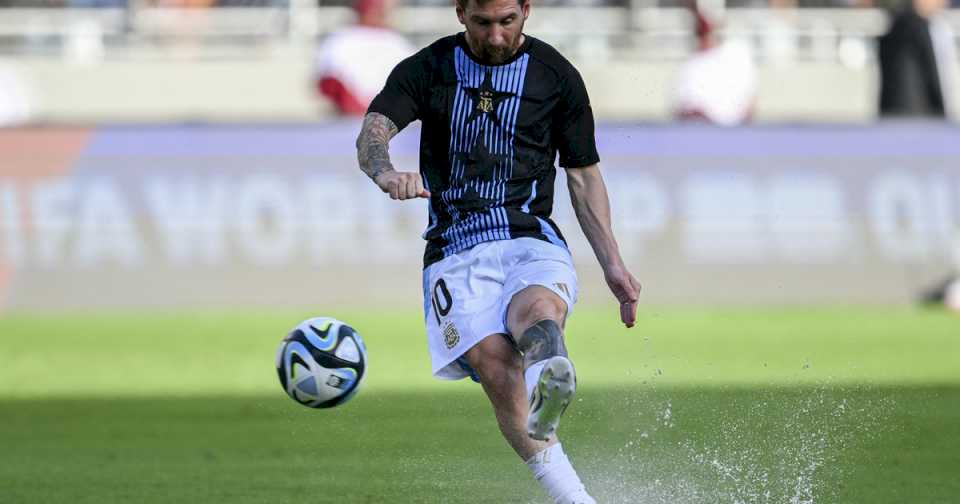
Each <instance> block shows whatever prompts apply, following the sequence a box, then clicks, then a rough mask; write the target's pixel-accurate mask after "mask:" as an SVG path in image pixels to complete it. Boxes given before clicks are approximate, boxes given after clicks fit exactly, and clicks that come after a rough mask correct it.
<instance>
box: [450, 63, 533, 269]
mask: <svg viewBox="0 0 960 504" xmlns="http://www.w3.org/2000/svg"><path fill="white" fill-rule="evenodd" d="M529 61H530V55H528V54H524V55H522V56H521V57H519V58H517V60H516V61H514V62H512V63H510V64H509V65H503V66H495V67H492V66H487V65H481V64H479V63H476V62H474V61H473V60H471V59H470V58H469V57H468V56H467V55H466V53H465V52H464V51H463V49H461V48H460V47H457V48H456V49H454V66H455V69H456V73H457V92H456V96H455V97H454V102H453V112H452V113H451V115H450V148H449V160H450V187H449V188H448V189H446V190H444V191H443V192H442V193H441V194H440V200H441V201H442V202H443V205H444V207H445V209H446V210H447V212H448V213H449V214H450V216H451V217H452V218H453V224H451V225H450V227H449V228H447V229H446V230H444V232H443V233H442V236H443V238H444V240H445V241H446V242H447V245H446V246H445V247H443V255H444V257H446V256H449V255H450V254H455V253H457V252H460V251H461V250H465V249H468V248H470V247H472V246H474V245H476V244H478V243H482V242H485V241H491V240H503V239H509V238H510V224H509V221H508V219H507V212H506V209H505V208H504V207H503V203H504V201H505V200H506V185H507V181H508V180H509V179H510V176H511V175H512V174H513V164H514V145H513V144H514V134H515V130H516V122H517V114H518V113H519V111H520V97H521V95H522V94H523V84H524V82H525V79H526V73H527V64H528V62H529ZM488 72H489V73H490V76H491V84H492V86H493V88H494V89H495V90H496V91H499V92H506V93H512V94H513V95H514V96H511V97H509V98H506V99H504V100H502V101H501V102H500V103H498V104H497V109H496V111H495V114H496V117H497V121H498V122H499V123H500V124H499V127H498V125H497V124H495V123H494V122H493V121H491V120H490V119H489V118H488V117H487V115H486V114H482V115H480V116H474V119H473V120H472V121H470V122H468V119H470V118H471V116H472V114H473V110H474V108H475V107H476V106H477V104H476V103H474V101H473V99H472V98H471V97H470V96H469V95H468V94H467V92H466V91H464V88H480V86H481V84H482V83H483V81H484V78H485V77H486V74H487V73H488ZM481 133H482V134H483V137H482V138H479V137H480V135H481ZM478 141H480V142H482V143H483V145H484V147H486V149H487V151H488V152H489V153H490V154H491V155H495V156H502V157H503V160H502V161H500V162H498V163H497V164H496V166H495V167H494V169H493V173H492V174H491V177H490V181H486V182H480V181H466V180H464V172H465V167H464V166H463V163H462V162H461V161H460V155H461V154H464V153H468V152H470V150H471V149H472V148H473V146H474V145H475V144H476V142H478ZM465 184H469V186H472V188H473V189H474V190H475V191H476V192H477V193H478V194H479V195H480V197H481V198H484V199H488V200H493V201H494V202H495V204H494V205H493V207H492V208H490V209H489V210H486V211H483V212H475V213H473V214H471V215H469V216H462V215H461V213H460V212H459V211H458V210H457V208H456V205H455V204H454V201H456V200H458V199H460V198H462V197H463V195H464V192H465V187H466V185H465ZM431 222H433V221H431Z"/></svg>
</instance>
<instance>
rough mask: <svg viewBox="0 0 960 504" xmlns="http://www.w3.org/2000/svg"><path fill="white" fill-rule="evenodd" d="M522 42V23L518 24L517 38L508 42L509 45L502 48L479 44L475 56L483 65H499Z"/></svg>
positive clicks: (515, 50)
mask: <svg viewBox="0 0 960 504" xmlns="http://www.w3.org/2000/svg"><path fill="white" fill-rule="evenodd" d="M522 41H523V21H521V22H520V30H519V31H518V32H517V36H516V37H514V38H513V40H511V41H510V43H509V44H507V45H503V46H493V45H488V44H484V43H481V44H480V54H478V55H477V56H479V57H480V59H482V60H483V61H484V62H485V63H490V64H493V65H499V64H501V63H503V62H505V61H507V60H508V59H510V58H511V57H512V56H513V55H514V54H515V53H516V52H517V49H519V48H520V43H521V42H522Z"/></svg>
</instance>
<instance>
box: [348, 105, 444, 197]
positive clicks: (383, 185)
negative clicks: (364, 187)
mask: <svg viewBox="0 0 960 504" xmlns="http://www.w3.org/2000/svg"><path fill="white" fill-rule="evenodd" d="M398 131H399V130H398V129H397V126H396V125H395V124H394V123H393V121H391V120H390V118H389V117H387V116H385V115H383V114H378V113H376V112H371V113H369V114H367V115H366V117H364V118H363V127H362V128H361V129H360V136H359V137H357V161H358V162H359V163H360V169H361V170H363V173H366V174H367V176H368V177H370V179H371V180H373V181H374V183H376V184H377V186H378V187H379V188H380V189H381V190H382V191H383V192H385V193H388V194H390V198H391V199H395V200H405V199H411V198H418V197H419V198H429V197H430V193H429V192H427V191H426V190H425V189H424V187H423V179H422V178H421V177H420V174H419V173H415V172H398V171H396V170H395V169H394V168H393V163H391V162H390V139H392V138H393V137H394V136H396V134H397V132H398Z"/></svg>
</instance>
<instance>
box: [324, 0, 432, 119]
mask: <svg viewBox="0 0 960 504" xmlns="http://www.w3.org/2000/svg"><path fill="white" fill-rule="evenodd" d="M393 6H394V0H356V2H355V3H354V5H353V8H354V10H355V11H356V13H357V21H356V23H355V24H353V25H351V26H348V27H346V28H343V29H341V30H338V31H336V32H334V33H332V34H330V36H328V37H327V38H326V39H324V40H323V42H321V44H320V46H319V47H318V49H317V57H316V73H315V74H314V77H315V82H316V86H317V90H318V91H319V93H320V94H321V95H322V96H324V97H326V98H327V99H329V100H330V101H331V102H332V103H333V104H334V106H335V107H336V109H337V111H338V112H339V113H340V114H341V115H355V116H362V115H363V114H364V113H366V111H367V106H369V105H370V102H371V101H372V100H373V97H374V96H376V95H377V93H379V92H380V90H381V89H383V84H384V83H385V82H386V81H387V76H388V75H390V70H393V67H394V66H396V65H397V63H399V62H400V61H401V60H403V59H404V58H406V57H407V56H410V55H411V54H413V53H414V52H415V51H416V48H415V47H414V46H413V45H412V44H411V43H410V42H409V41H408V40H407V39H405V38H404V37H403V36H402V35H400V34H399V33H397V32H396V31H394V30H393V29H391V28H389V27H388V26H387V21H388V18H389V15H390V11H391V10H392V9H393Z"/></svg>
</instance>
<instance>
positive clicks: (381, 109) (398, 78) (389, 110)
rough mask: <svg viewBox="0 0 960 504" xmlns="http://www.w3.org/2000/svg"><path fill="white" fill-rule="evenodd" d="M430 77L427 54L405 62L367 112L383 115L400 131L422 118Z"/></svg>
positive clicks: (394, 71)
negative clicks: (425, 56)
mask: <svg viewBox="0 0 960 504" xmlns="http://www.w3.org/2000/svg"><path fill="white" fill-rule="evenodd" d="M427 79H428V75H427V69H426V65H425V64H424V61H423V53H422V52H420V53H417V54H414V55H413V56H410V57H409V58H407V59H405V60H403V61H401V62H400V63H399V64H397V66H396V67H394V69H393V71H391V72H390V76H389V77H387V83H386V84H385V85H384V86H383V90H382V91H380V94H378V95H377V96H376V97H375V98H374V99H373V101H372V102H370V106H369V107H368V108H367V113H368V114H369V113H371V112H376V113H379V114H383V115H385V116H387V117H388V118H390V120H391V121H393V124H395V125H396V126H397V129H398V130H402V129H403V128H404V127H406V126H407V125H408V124H410V123H411V122H413V121H415V120H417V119H419V118H420V111H421V108H422V106H423V103H424V95H425V92H424V90H425V89H426V87H427V85H426V82H427Z"/></svg>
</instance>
